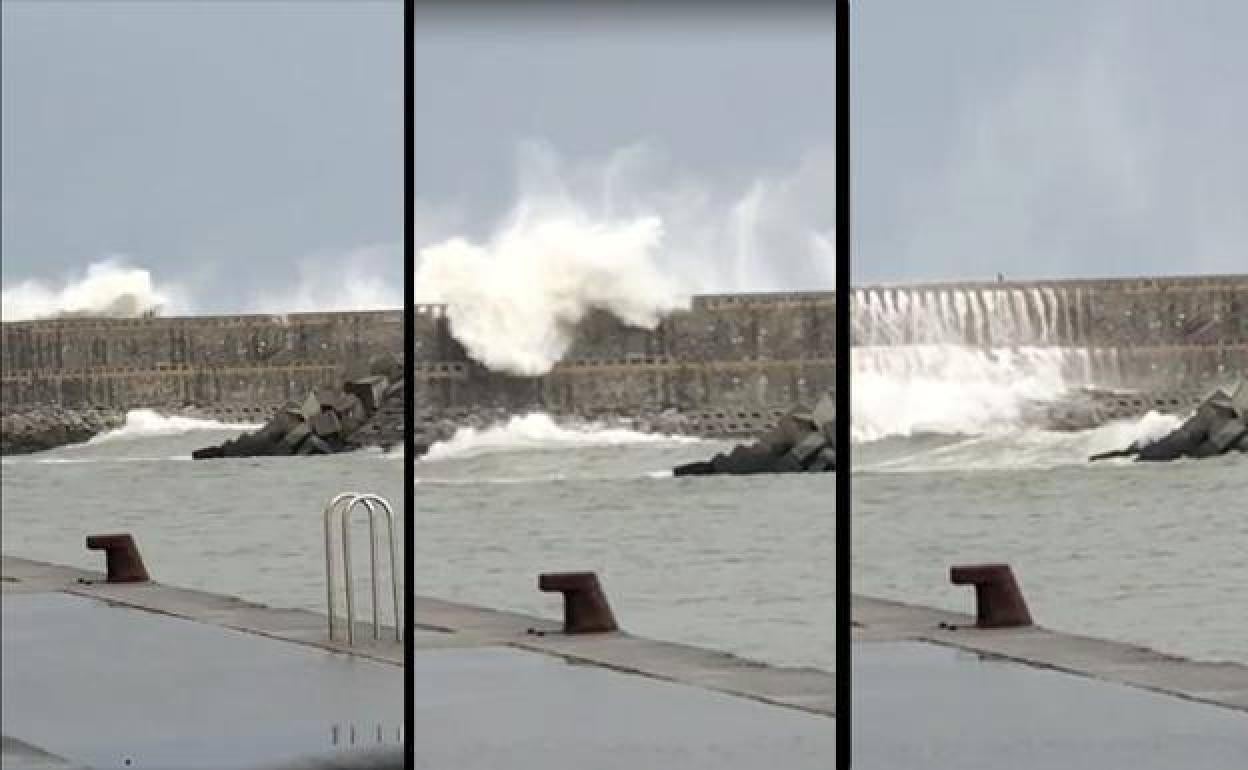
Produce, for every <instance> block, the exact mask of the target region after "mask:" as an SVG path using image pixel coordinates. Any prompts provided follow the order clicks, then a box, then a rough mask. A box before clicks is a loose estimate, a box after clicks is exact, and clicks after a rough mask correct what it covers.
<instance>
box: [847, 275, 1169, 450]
mask: <svg viewBox="0 0 1248 770" xmlns="http://www.w3.org/2000/svg"><path fill="white" fill-rule="evenodd" d="M1081 299H1082V296H1081V293H1080V291H1079V290H1078V289H1074V290H1067V291H1064V292H1063V293H1061V294H1059V293H1058V292H1057V291H1056V290H1054V289H1052V288H1034V289H1016V288H1008V289H1006V288H1003V289H987V290H981V291H977V292H976V291H963V290H955V289H936V290H926V289H916V290H904V289H887V290H885V289H879V290H875V289H872V290H858V291H856V292H855V293H854V303H855V304H854V307H853V309H852V317H853V324H854V326H853V331H854V334H855V337H856V339H857V340H858V341H859V345H858V346H856V347H855V348H854V349H853V351H852V356H851V365H852V367H853V375H852V376H853V381H854V388H853V420H854V423H853V429H852V434H853V437H854V439H855V440H856V441H857V442H860V443H861V444H864V445H865V446H864V447H863V451H862V452H860V453H859V455H858V457H859V458H860V460H861V466H860V467H862V468H863V469H864V470H878V471H923V470H989V469H1022V468H1052V467H1058V466H1063V465H1073V464H1084V463H1086V461H1087V458H1088V456H1089V455H1091V454H1095V453H1099V452H1104V451H1108V450H1111V449H1121V448H1125V447H1127V446H1129V445H1130V444H1131V443H1132V442H1137V441H1138V442H1141V443H1148V442H1151V441H1154V440H1156V439H1158V438H1160V437H1161V436H1163V435H1165V434H1166V433H1168V432H1169V431H1170V430H1173V429H1174V428H1175V427H1177V425H1178V424H1179V422H1180V420H1179V419H1178V418H1177V417H1173V416H1165V415H1160V414H1156V413H1150V414H1148V415H1145V416H1144V417H1142V418H1140V419H1135V420H1124V421H1119V422H1115V423H1111V424H1108V425H1103V426H1100V427H1098V428H1096V429H1093V430H1088V431H1080V432H1075V433H1069V432H1055V431H1048V430H1043V429H1041V428H1038V427H1036V426H1035V425H1029V424H1027V423H1026V422H1025V421H1024V417H1025V413H1024V406H1025V405H1026V404H1027V403H1028V402H1031V401H1044V400H1048V399H1054V398H1057V397H1059V396H1061V395H1062V394H1063V393H1064V392H1066V391H1068V390H1071V389H1073V388H1078V387H1083V386H1088V385H1094V384H1095V383H1094V382H1093V377H1092V370H1093V369H1092V361H1091V358H1090V356H1089V354H1088V352H1087V351H1086V350H1084V349H1080V348H1076V347H1072V346H1070V345H1069V344H1068V343H1067V341H1068V340H1071V339H1073V338H1074V337H1075V334H1076V328H1075V327H1076V321H1075V320H1073V319H1074V316H1075V314H1076V313H1077V312H1078V308H1079V306H1080V302H1081Z"/></svg>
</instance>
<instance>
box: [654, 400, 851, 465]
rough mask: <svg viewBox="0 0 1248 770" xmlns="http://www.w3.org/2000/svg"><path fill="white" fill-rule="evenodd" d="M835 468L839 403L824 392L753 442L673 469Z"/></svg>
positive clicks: (783, 418)
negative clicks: (807, 407) (810, 406)
mask: <svg viewBox="0 0 1248 770" xmlns="http://www.w3.org/2000/svg"><path fill="white" fill-rule="evenodd" d="M834 470H836V404H835V402H833V400H832V398H831V397H830V396H824V397H823V398H822V399H820V401H819V404H818V405H816V407H815V408H814V409H813V410H811V411H805V410H802V409H797V410H794V411H792V412H789V413H788V414H786V415H785V416H783V417H781V418H780V419H779V420H778V421H777V422H776V425H775V427H774V428H772V429H770V430H769V431H767V432H766V433H764V434H763V435H762V436H760V437H759V438H758V440H756V441H755V442H754V443H753V444H748V445H746V444H739V445H737V446H736V447H734V448H733V450H732V451H731V452H728V453H723V452H720V453H719V454H717V455H715V456H714V457H712V458H711V459H710V460H706V461H703V462H693V463H686V464H685V465H679V466H677V467H675V468H673V469H672V474H673V475H675V476H710V475H717V474H730V475H746V474H754V473H819V472H826V471H834Z"/></svg>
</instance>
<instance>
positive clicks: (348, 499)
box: [322, 492, 403, 645]
mask: <svg viewBox="0 0 1248 770" xmlns="http://www.w3.org/2000/svg"><path fill="white" fill-rule="evenodd" d="M360 505H362V506H364V509H365V510H366V511H367V512H368V538H369V557H370V558H369V566H370V568H371V572H370V577H371V578H372V581H371V582H372V586H371V588H372V598H373V638H374V639H378V640H379V639H381V623H380V618H379V615H378V609H379V604H380V602H379V601H378V596H377V525H376V517H377V516H378V515H379V514H380V515H384V517H385V520H386V532H387V535H388V538H389V541H390V587H391V592H392V594H393V597H394V638H395V641H402V640H403V632H402V626H403V624H402V622H401V620H400V617H399V578H398V572H397V567H398V558H397V556H396V554H395V544H394V509H393V508H391V507H390V503H389V502H387V501H386V499H385V498H384V497H381V496H380V495H375V494H371V493H364V494H361V493H358V492H343V493H342V494H339V495H335V496H334V497H333V498H331V499H330V501H329V502H328V503H327V504H326V505H325V509H324V511H323V512H322V517H323V518H324V523H325V603H326V611H327V613H328V616H329V638H330V640H331V641H332V640H333V638H334V554H333V517H334V515H335V514H337V515H339V516H340V517H341V526H342V571H343V583H344V586H343V587H344V588H345V589H346V594H347V597H346V605H347V606H346V609H347V644H348V645H352V644H355V591H354V585H353V584H352V579H351V514H352V512H354V510H355V508H356V506H360Z"/></svg>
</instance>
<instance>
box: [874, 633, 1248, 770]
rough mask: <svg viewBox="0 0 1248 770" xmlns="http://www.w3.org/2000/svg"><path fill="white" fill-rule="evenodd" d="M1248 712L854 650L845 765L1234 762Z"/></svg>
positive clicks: (1167, 768)
mask: <svg viewBox="0 0 1248 770" xmlns="http://www.w3.org/2000/svg"><path fill="white" fill-rule="evenodd" d="M1246 758H1248V713H1244V712H1242V711H1237V710H1233V709H1228V708H1222V707H1219V706H1211V705H1208V704H1204V703H1194V702H1192V701H1189V700H1184V699H1181V698H1176V697H1173V696H1170V695H1164V694H1160V693H1156V692H1150V691H1147V690H1143V689H1140V688H1136V687H1129V686H1126V685H1121V684H1114V683H1108V682H1103V681H1098V680H1096V679H1091V678H1088V677H1082V676H1072V675H1070V674H1066V673H1062V672H1059V671H1053V670H1048V669H1041V668H1036V667H1034V666H1026V665H1019V664H1018V663H1015V662H1011V661H1006V660H1003V659H1000V658H993V657H989V656H983V655H980V654H977V653H973V652H967V651H963V650H958V649H953V648H949V647H942V646H938V645H935V644H929V643H924V642H905V641H903V642H871V643H864V644H859V645H857V646H856V649H855V650H854V767H855V768H862V770H874V769H875V768H880V769H881V770H884V769H885V768H888V769H890V770H891V769H892V768H914V767H932V768H936V767H940V768H960V769H961V770H978V769H979V768H983V769H984V770H988V769H989V768H992V769H993V770H996V769H997V768H1004V767H1008V768H1015V769H1016V770H1033V769H1034V770H1041V769H1042V768H1043V769H1044V770H1048V769H1049V768H1071V767H1086V768H1131V770H1172V768H1185V769H1186V770H1195V769H1197V768H1200V769H1205V770H1232V768H1237V767H1244V766H1246V765H1245V759H1246Z"/></svg>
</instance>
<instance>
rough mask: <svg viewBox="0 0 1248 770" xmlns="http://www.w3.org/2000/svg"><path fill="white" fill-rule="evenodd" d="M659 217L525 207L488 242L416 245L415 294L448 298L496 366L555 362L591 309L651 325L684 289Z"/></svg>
mask: <svg viewBox="0 0 1248 770" xmlns="http://www.w3.org/2000/svg"><path fill="white" fill-rule="evenodd" d="M662 237H663V229H662V225H661V223H660V222H659V220H658V219H657V218H654V217H644V218H640V219H636V220H631V221H618V222H597V221H593V220H592V219H591V218H589V217H588V216H586V215H585V214H584V213H582V212H579V211H577V210H576V209H575V208H573V207H569V208H567V209H565V210H563V211H560V212H557V213H551V212H547V211H542V212H539V211H532V210H529V209H528V208H525V207H521V209H519V210H518V211H517V212H516V213H515V214H514V216H513V218H512V219H511V221H510V222H509V223H508V224H507V226H506V227H504V228H503V229H502V230H501V231H500V232H499V233H498V234H497V235H495V236H494V237H493V238H492V239H491V240H490V241H489V242H487V243H484V244H475V243H472V242H469V241H468V240H467V239H465V238H453V239H451V240H449V241H445V242H443V243H440V244H436V245H434V246H430V247H427V248H425V249H423V250H422V251H421V252H420V261H419V266H418V268H417V270H416V275H415V285H416V295H417V297H419V298H420V299H421V300H423V301H434V302H443V303H446V305H447V317H448V320H449V321H450V325H451V331H452V333H453V334H454V335H455V337H456V338H457V339H458V340H459V341H460V342H461V343H462V344H463V345H464V348H465V349H466V350H467V352H468V354H469V355H470V356H472V357H473V358H474V359H476V360H478V361H480V362H481V363H483V364H484V365H485V366H487V367H489V368H490V369H493V370H495V371H502V372H509V373H512V374H519V375H526V376H536V375H541V374H544V373H546V372H548V371H550V369H551V367H553V366H554V365H555V363H556V362H557V361H559V359H560V358H561V357H562V356H563V355H564V354H565V353H566V352H567V350H568V348H569V346H570V345H571V344H572V338H573V332H574V329H575V326H576V324H577V323H579V322H580V321H581V320H582V319H584V318H585V317H586V315H588V314H589V313H590V312H591V311H594V310H603V311H606V312H608V313H611V314H612V315H614V316H615V317H616V318H618V319H619V320H620V321H622V322H623V323H625V324H627V325H629V326H635V327H640V328H645V329H653V328H655V327H656V326H657V325H658V323H659V322H660V321H661V320H662V318H663V316H665V315H666V314H668V313H670V312H672V311H674V310H676V309H678V308H682V307H685V306H686V305H687V303H688V299H689V298H688V294H687V293H685V292H683V291H682V290H681V289H680V288H679V286H678V285H677V284H676V282H675V281H673V280H672V279H670V278H668V277H667V276H666V275H664V273H663V272H662V271H661V270H660V269H659V266H658V263H657V261H656V257H657V254H658V250H659V247H660V244H661V241H662Z"/></svg>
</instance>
